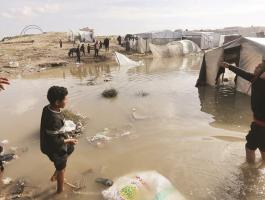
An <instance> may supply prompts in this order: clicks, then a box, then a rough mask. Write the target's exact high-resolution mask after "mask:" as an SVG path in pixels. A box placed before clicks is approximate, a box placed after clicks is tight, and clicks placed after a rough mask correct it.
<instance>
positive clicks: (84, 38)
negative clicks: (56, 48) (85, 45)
mask: <svg viewBox="0 0 265 200" xmlns="http://www.w3.org/2000/svg"><path fill="white" fill-rule="evenodd" d="M67 36H68V40H69V41H72V42H74V41H78V40H79V41H80V42H93V41H94V30H93V29H89V28H83V29H79V30H78V31H72V30H70V31H69V32H68V33H67Z"/></svg>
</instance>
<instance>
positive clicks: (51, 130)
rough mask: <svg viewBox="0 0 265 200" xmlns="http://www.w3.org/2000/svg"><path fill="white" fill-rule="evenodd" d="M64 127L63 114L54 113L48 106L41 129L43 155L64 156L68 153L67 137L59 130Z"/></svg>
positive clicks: (45, 109) (42, 119)
mask: <svg viewBox="0 0 265 200" xmlns="http://www.w3.org/2000/svg"><path fill="white" fill-rule="evenodd" d="M63 126H64V116H63V114H62V113H61V112H55V111H52V110H51V109H50V107H49V105H48V106H45V107H44V108H43V112H42V117H41V127H40V148H41V151H42V153H44V154H47V155H51V154H57V155H62V154H64V153H65V152H66V145H65V143H64V139H65V138H66V136H65V135H64V134H63V133H60V132H59V130H60V129H61V128H62V127H63Z"/></svg>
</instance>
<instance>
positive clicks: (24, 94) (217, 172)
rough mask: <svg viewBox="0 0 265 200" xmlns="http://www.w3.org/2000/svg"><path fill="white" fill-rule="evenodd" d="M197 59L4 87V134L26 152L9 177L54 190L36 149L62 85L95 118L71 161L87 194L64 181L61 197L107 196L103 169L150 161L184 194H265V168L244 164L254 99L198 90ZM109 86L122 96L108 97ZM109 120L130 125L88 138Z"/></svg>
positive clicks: (223, 90) (197, 197)
mask: <svg viewBox="0 0 265 200" xmlns="http://www.w3.org/2000/svg"><path fill="white" fill-rule="evenodd" d="M200 62H201V60H200V58H196V57H193V58H185V59H181V60H177V59H163V60H146V61H145V63H146V64H145V66H142V67H137V68H131V69H129V68H126V67H117V66H108V65H104V64H99V65H96V66H84V65H80V66H79V67H77V66H71V67H65V68H57V69H51V70H46V71H42V72H40V73H37V74H32V75H29V76H26V77H18V78H17V79H14V80H12V85H11V86H9V87H8V90H6V91H5V92H3V93H1V94H0V95H1V99H0V102H1V103H0V110H1V115H0V121H1V125H0V130H1V135H0V140H3V139H8V140H9V145H10V146H17V147H27V148H28V151H27V152H25V153H23V154H22V155H21V156H20V159H18V160H15V161H14V162H11V163H10V164H9V165H8V166H7V167H6V171H5V174H4V176H5V177H12V178H13V179H16V178H19V177H24V178H25V179H27V180H28V181H29V182H30V184H31V185H34V186H36V187H37V188H38V189H37V190H36V191H37V193H36V194H35V197H36V198H37V199H52V198H55V197H54V196H52V194H53V193H52V192H53V191H54V190H55V184H51V183H50V182H49V178H50V176H51V174H52V173H53V165H52V163H51V162H50V161H49V160H48V159H47V158H46V157H45V156H44V155H43V154H41V153H40V150H39V124H40V115H41V111H42V108H43V106H45V105H46V104H47V100H46V92H47V90H48V88H49V87H50V86H52V85H62V86H65V87H67V88H68V89H69V106H68V109H70V110H72V111H75V112H77V113H81V114H82V115H84V116H87V117H88V120H87V126H86V128H85V130H84V135H83V136H82V137H81V138H80V140H79V144H78V146H77V147H76V150H75V152H74V154H73V156H72V157H71V158H70V160H69V162H68V166H67V179H68V180H69V181H70V182H73V183H78V182H79V183H80V184H82V185H83V186H85V188H84V189H83V190H82V192H83V193H82V194H73V193H72V192H71V191H69V190H67V192H66V193H65V194H64V195H63V196H61V197H60V199H62V198H66V199H92V200H93V199H95V200H99V199H102V198H101V196H100V194H99V193H100V191H101V190H102V189H103V188H102V187H101V186H99V185H97V184H96V183H94V179H95V178H96V177H108V178H110V179H115V178H116V177H119V176H122V175H125V174H127V173H131V172H134V171H143V170H157V171H158V172H160V173H161V174H162V175H163V176H165V177H167V178H168V179H169V180H170V181H171V182H172V183H173V185H174V186H175V187H176V188H177V190H179V191H180V192H181V193H182V194H183V195H184V196H185V197H186V199H191V200H203V199H226V200H229V199H250V200H254V199H255V200H256V199H264V196H265V179H264V173H265V169H264V168H263V167H262V166H259V165H256V166H248V165H246V164H245V163H244V162H245V160H244V137H245V135H246V133H247V131H248V127H249V124H250V122H251V116H252V114H251V110H250V99H249V97H248V96H245V95H242V94H239V93H236V92H235V90H234V89H233V87H230V86H220V87H218V88H210V87H206V88H201V89H199V90H198V88H196V87H194V85H195V83H196V79H197V77H198V73H199V66H200ZM91 79H95V81H94V82H93V83H95V85H93V84H91V81H89V80H91ZM110 79H111V80H110ZM104 80H105V81H104ZM111 87H114V88H116V89H117V90H118V92H119V93H118V96H117V98H115V99H111V100H109V99H104V98H102V97H101V92H102V91H103V90H104V89H107V88H111ZM142 94H145V95H142ZM105 128H108V129H109V130H111V131H112V132H114V133H115V132H119V133H121V132H128V131H129V132H130V133H131V134H130V135H129V136H128V137H121V138H118V139H114V140H112V141H110V142H109V143H108V144H106V145H104V146H103V147H100V148H98V147H96V146H93V145H91V144H89V142H88V141H87V139H86V138H87V137H90V136H93V135H95V134H96V133H98V132H101V131H102V130H103V129H105ZM90 169H92V172H90V171H89V170H90ZM91 192H93V193H92V194H91Z"/></svg>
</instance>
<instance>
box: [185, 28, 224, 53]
mask: <svg viewBox="0 0 265 200" xmlns="http://www.w3.org/2000/svg"><path fill="white" fill-rule="evenodd" d="M183 39H188V40H191V41H193V42H194V43H196V44H197V45H198V46H199V47H200V48H201V49H203V50H204V49H212V48H214V47H218V46H219V41H220V34H219V33H214V32H193V31H186V32H183Z"/></svg>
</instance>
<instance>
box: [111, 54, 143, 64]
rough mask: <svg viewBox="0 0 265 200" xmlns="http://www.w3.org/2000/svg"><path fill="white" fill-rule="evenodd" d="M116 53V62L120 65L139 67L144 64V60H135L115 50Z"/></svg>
mask: <svg viewBox="0 0 265 200" xmlns="http://www.w3.org/2000/svg"><path fill="white" fill-rule="evenodd" d="M114 55H115V59H116V62H117V63H118V64H119V65H120V66H129V67H138V66H143V65H144V63H143V62H142V61H138V62H137V61H133V60H131V59H130V58H128V57H127V56H125V55H123V54H121V53H118V52H115V53H114Z"/></svg>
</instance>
